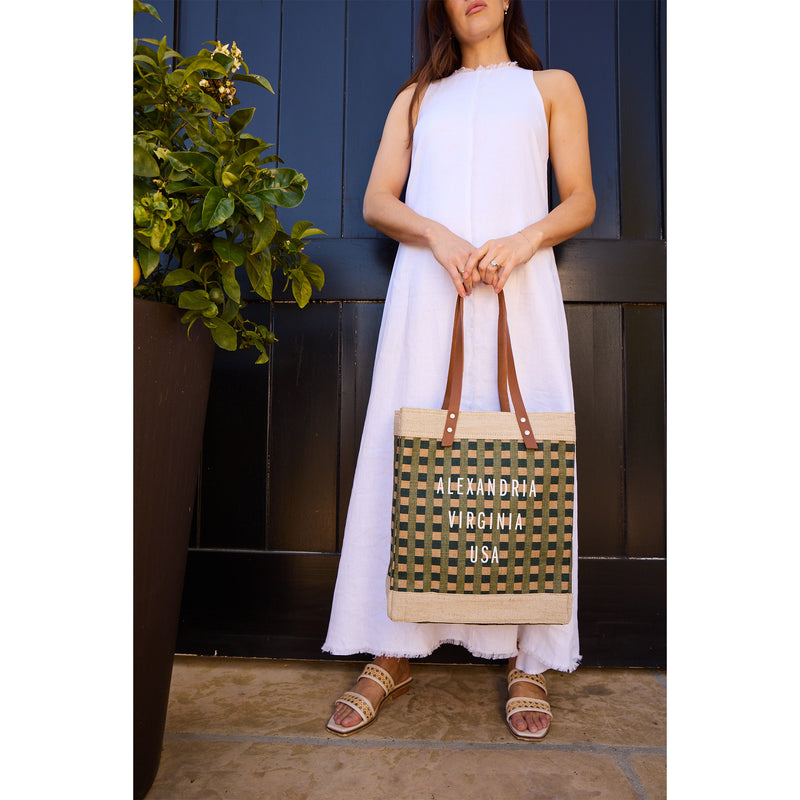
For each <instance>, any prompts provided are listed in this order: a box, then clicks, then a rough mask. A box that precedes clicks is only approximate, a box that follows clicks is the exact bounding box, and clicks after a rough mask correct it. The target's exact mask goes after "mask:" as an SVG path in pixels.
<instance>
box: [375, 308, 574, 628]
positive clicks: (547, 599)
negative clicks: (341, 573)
mask: <svg viewBox="0 0 800 800" xmlns="http://www.w3.org/2000/svg"><path fill="white" fill-rule="evenodd" d="M498 300H499V304H500V310H499V315H498V333H497V342H498V348H497V349H498V371H497V373H498V374H497V378H498V380H497V384H498V395H499V398H500V408H501V411H499V412H497V411H492V412H480V411H473V412H470V411H464V412H461V411H459V406H460V403H461V387H462V381H463V371H464V329H463V302H464V301H463V300H462V298H461V297H460V296H459V298H458V299H457V301H456V312H455V319H454V322H453V341H452V346H451V352H450V371H449V374H448V378H447V388H446V390H445V397H444V402H443V404H442V409H441V410H433V409H414V408H401V409H400V410H399V411H396V412H395V420H394V494H393V504H392V538H391V558H390V563H389V573H388V576H387V581H386V590H387V606H388V614H389V618H390V619H392V620H395V621H400V622H454V623H486V624H536V623H540V624H541V623H546V624H566V623H567V622H569V620H570V618H571V615H572V582H571V575H572V570H571V567H572V524H573V508H574V501H575V415H574V414H573V413H571V412H570V413H535V414H531V415H528V414H527V412H526V411H525V407H524V404H523V401H522V396H521V394H520V389H519V384H518V382H517V375H516V369H515V367H514V357H513V353H512V350H511V339H510V336H509V332H508V320H507V313H506V305H505V298H504V296H503V293H502V292H500V293H499V294H498ZM509 391H510V393H511V402H512V404H513V411H512V410H511V408H510V406H509V399H508V393H509Z"/></svg>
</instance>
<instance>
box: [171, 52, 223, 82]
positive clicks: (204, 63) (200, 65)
mask: <svg viewBox="0 0 800 800" xmlns="http://www.w3.org/2000/svg"><path fill="white" fill-rule="evenodd" d="M179 66H180V67H182V68H183V69H185V70H186V77H187V78H188V77H189V75H191V74H192V73H194V72H197V70H199V69H205V70H208V71H209V72H214V73H216V74H217V75H224V74H225V68H224V67H223V66H221V65H220V64H219V63H218V62H217V61H214V59H213V58H204V57H203V56H199V57H198V56H191V57H189V58H186V59H184V60H183V61H182V62H181V63H180V65H179Z"/></svg>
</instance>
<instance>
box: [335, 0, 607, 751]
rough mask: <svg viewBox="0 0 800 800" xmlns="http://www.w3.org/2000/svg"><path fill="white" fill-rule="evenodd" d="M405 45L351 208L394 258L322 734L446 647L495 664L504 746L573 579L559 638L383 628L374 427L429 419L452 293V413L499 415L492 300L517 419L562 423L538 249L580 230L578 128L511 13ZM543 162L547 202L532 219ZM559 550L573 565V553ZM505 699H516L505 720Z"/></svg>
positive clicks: (523, 713)
mask: <svg viewBox="0 0 800 800" xmlns="http://www.w3.org/2000/svg"><path fill="white" fill-rule="evenodd" d="M420 40H421V41H420V45H421V50H422V53H421V55H422V57H421V59H420V66H419V67H418V68H417V70H416V71H415V73H414V74H413V75H412V76H411V78H410V79H409V81H408V82H407V83H406V85H405V86H404V87H403V88H402V89H401V90H400V92H399V94H398V96H397V98H396V100H395V102H394V104H393V106H392V108H391V110H390V111H389V115H388V117H387V120H386V125H385V127H384V131H383V136H382V138H381V142H380V146H379V148H378V153H377V155H376V157H375V163H374V166H373V170H372V174H371V176H370V180H369V184H368V186H367V190H366V194H365V196H364V218H365V220H366V221H367V222H368V223H369V224H370V225H372V226H373V227H375V228H377V229H378V230H380V231H382V232H383V233H385V234H387V235H388V236H390V237H392V238H393V239H396V240H397V241H398V242H399V243H400V244H399V247H398V251H397V258H396V260H395V264H394V269H393V271H392V277H391V281H390V285H389V290H388V293H387V297H386V305H385V308H384V315H383V321H382V325H381V332H380V336H379V339H378V349H377V354H376V361H375V370H374V373H373V383H372V392H371V395H370V402H369V407H368V410H367V416H366V421H365V426H364V433H363V436H362V441H361V449H360V451H359V460H358V465H357V468H356V475H355V479H354V484H353V492H352V495H351V500H350V507H349V510H348V517H347V526H346V529H345V537H344V543H343V549H342V557H341V562H340V567H339V574H338V577H337V582H336V591H335V595H334V602H333V609H332V613H331V621H330V626H329V629H328V637H327V640H326V642H325V645H324V646H323V649H324V650H326V651H328V652H331V653H334V654H336V655H349V654H354V653H371V654H374V655H375V656H376V658H375V660H374V661H373V663H372V664H371V665H368V666H367V668H366V670H365V671H364V673H362V675H361V677H360V678H359V679H358V681H357V683H356V684H355V686H354V687H353V689H352V691H350V692H347V693H345V694H344V695H343V696H342V697H341V698H340V699H339V701H338V702H337V703H336V706H335V709H334V713H333V715H332V716H331V718H330V720H329V721H328V726H327V727H328V730H331V731H333V732H335V733H338V734H340V735H349V734H350V733H354V732H355V731H357V730H360V729H362V728H363V727H365V726H366V725H367V724H369V723H370V722H371V721H373V720H374V719H375V717H376V715H377V711H378V709H379V707H380V705H381V703H382V702H383V700H385V699H386V698H387V697H389V696H396V695H397V694H400V693H401V692H404V691H405V690H406V689H407V688H408V686H409V683H410V681H411V678H410V666H409V662H408V658H413V657H421V656H426V655H429V654H430V653H431V652H433V650H434V649H436V647H438V646H439V645H440V644H442V643H444V642H451V643H457V644H461V645H463V646H464V647H466V648H467V649H468V650H469V651H470V652H471V653H473V654H474V655H477V656H480V657H484V658H508V659H509V661H508V675H509V705H507V714H506V719H507V723H508V725H509V729H510V730H511V732H512V733H513V734H514V735H515V736H516V737H517V738H522V739H541V738H543V737H544V736H545V735H546V734H547V732H548V730H549V725H550V719H551V717H552V714H551V711H550V707H549V705H548V704H547V702H546V700H545V697H546V685H545V680H544V676H543V673H544V672H545V671H546V670H547V669H557V670H562V671H572V670H574V669H575V668H576V667H577V665H578V662H579V660H580V655H579V650H578V632H577V618H576V615H577V592H576V588H577V584H576V579H577V575H576V570H575V568H574V567H573V593H574V595H575V602H574V603H573V615H572V620H571V622H570V623H568V624H567V625H522V626H514V625H453V624H439V623H424V624H418V623H398V622H392V621H391V620H389V618H388V616H387V613H386V595H385V576H386V571H387V566H388V560H389V538H390V530H391V497H392V467H393V436H392V431H393V427H392V426H393V415H394V411H395V409H398V408H401V407H403V406H409V407H417V408H437V407H439V406H440V404H441V399H442V397H443V394H444V388H445V382H446V377H447V367H448V360H449V350H450V338H451V333H452V309H453V300H454V298H455V293H454V290H455V292H457V293H458V294H459V295H461V296H462V297H467V296H470V299H469V301H467V302H465V304H464V325H465V337H464V339H465V341H464V348H465V360H464V391H463V394H462V405H461V408H462V410H486V411H491V410H499V402H498V397H497V384H496V380H495V375H496V369H497V353H496V335H497V334H496V330H497V313H498V310H497V308H498V304H497V298H496V293H498V292H500V291H501V290H502V289H505V296H506V303H507V307H508V324H509V329H510V333H511V339H512V342H513V343H514V349H515V354H516V361H517V371H518V376H519V382H520V385H521V388H522V396H523V397H524V399H525V402H526V406H527V408H528V411H529V412H535V411H572V410H573V398H572V383H571V375H570V366H569V351H568V343H567V330H566V319H565V315H564V307H563V302H562V297H561V288H560V285H559V281H558V275H557V272H556V267H555V262H554V259H553V251H552V248H553V246H554V245H556V244H558V243H559V242H562V241H564V240H565V239H568V238H569V237H570V236H573V235H574V234H576V233H578V232H579V231H581V230H583V229H584V228H586V227H588V226H589V225H590V224H591V222H592V220H593V218H594V210H595V199H594V193H593V190H592V181H591V168H590V162H589V147H588V136H587V122H586V112H585V108H584V104H583V98H582V97H581V94H580V90H579V89H578V86H577V84H576V83H575V80H574V79H573V78H572V76H571V75H570V74H569V73H567V72H563V71H561V70H542V65H541V61H540V60H539V58H538V56H536V54H535V52H534V51H533V48H532V47H531V45H530V38H529V35H528V31H527V28H526V26H525V21H524V18H523V14H522V8H521V4H520V2H519V0H429V1H428V2H427V3H426V7H425V10H424V12H423V15H422V20H421V28H420ZM548 156H549V159H550V162H551V164H552V167H553V173H554V175H555V179H556V182H557V184H558V194H559V198H560V202H559V204H558V205H557V206H556V207H555V208H554V209H553V210H552V211H550V212H549V213H548V204H547V159H548ZM407 178H408V185H407V188H406V197H405V202H402V201H401V200H400V199H399V198H400V196H401V193H402V190H403V186H404V185H405V183H406V179H407ZM573 535H574V536H575V534H573ZM573 548H574V549H573V562H572V563H573V565H575V564H577V549H576V548H577V541H573ZM513 698H528V699H527V700H526V701H517V702H516V703H514V704H511V703H510V701H511V700H512V699H513Z"/></svg>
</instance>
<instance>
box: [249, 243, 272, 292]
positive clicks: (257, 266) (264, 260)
mask: <svg viewBox="0 0 800 800" xmlns="http://www.w3.org/2000/svg"><path fill="white" fill-rule="evenodd" d="M244 265H245V269H246V270H247V277H248V278H249V279H250V285H251V286H252V287H253V291H254V292H255V293H256V294H257V295H259V297H263V298H264V299H265V300H272V257H271V256H270V253H269V250H265V251H264V253H263V254H261V255H260V256H258V257H254V256H252V255H248V256H247V257H246V258H245V260H244Z"/></svg>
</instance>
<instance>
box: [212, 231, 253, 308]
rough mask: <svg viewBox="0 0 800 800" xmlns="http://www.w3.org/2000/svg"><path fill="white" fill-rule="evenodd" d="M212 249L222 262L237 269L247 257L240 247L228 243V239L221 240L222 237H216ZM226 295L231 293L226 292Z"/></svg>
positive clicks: (230, 242)
mask: <svg viewBox="0 0 800 800" xmlns="http://www.w3.org/2000/svg"><path fill="white" fill-rule="evenodd" d="M213 247H214V251H215V252H216V254H217V255H218V256H219V257H220V258H221V259H222V260H223V261H225V262H227V263H229V264H233V265H234V266H237V267H238V266H239V265H240V264H244V257H245V256H246V255H247V251H246V250H245V249H244V247H242V246H241V245H238V244H235V243H234V242H232V241H230V239H223V238H222V237H219V236H218V237H217V238H216V239H214V245H213ZM223 285H224V284H223ZM226 291H227V290H226ZM228 294H231V293H230V292H228Z"/></svg>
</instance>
